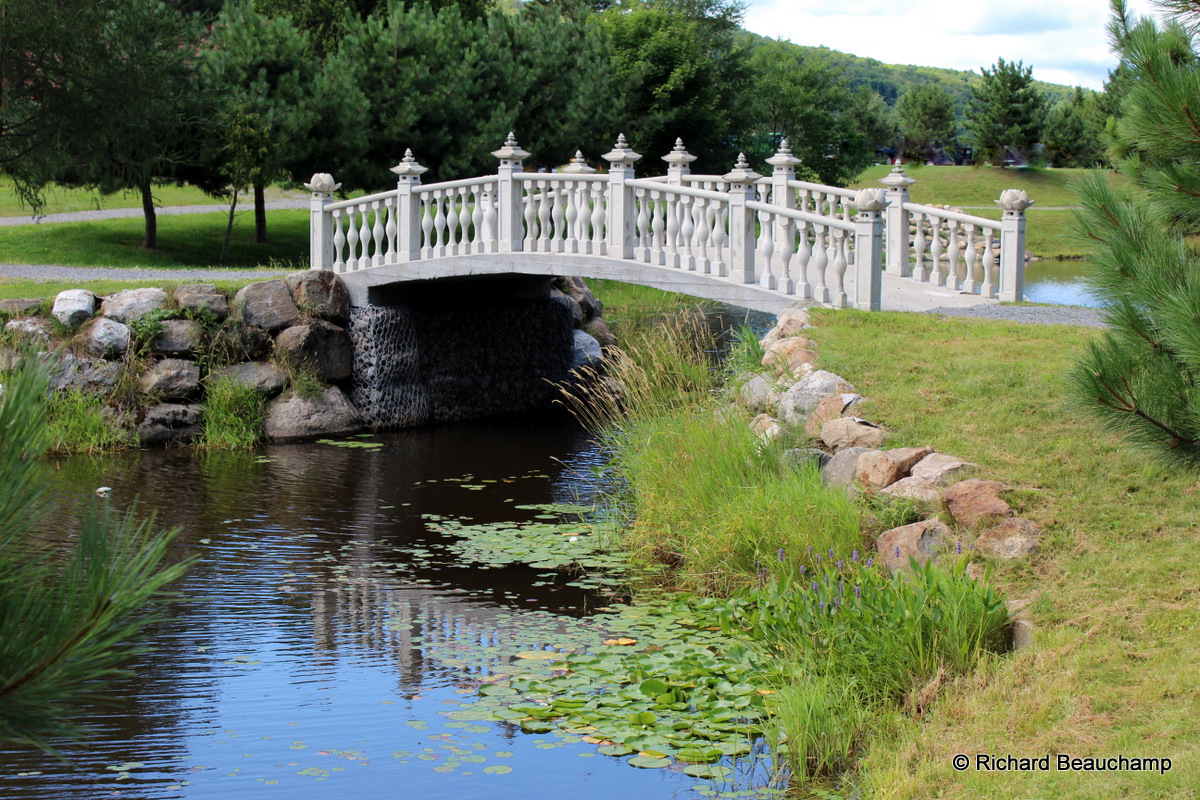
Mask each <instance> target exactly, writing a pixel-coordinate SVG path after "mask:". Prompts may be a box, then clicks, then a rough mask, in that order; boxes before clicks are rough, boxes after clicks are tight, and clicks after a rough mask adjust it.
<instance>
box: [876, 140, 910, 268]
mask: <svg viewBox="0 0 1200 800" xmlns="http://www.w3.org/2000/svg"><path fill="white" fill-rule="evenodd" d="M879 182H880V183H882V184H883V185H884V186H886V187H887V210H886V211H885V212H884V227H885V228H886V230H887V233H886V237H887V247H886V251H887V271H888V274H890V275H896V276H899V277H901V278H907V277H908V276H909V275H911V274H912V270H911V268H910V266H909V262H908V249H909V248H908V243H909V238H908V212H907V211H905V210H904V204H905V203H907V202H908V187H909V186H911V185H913V184H914V183H916V180H915V179H913V178H910V177H908V175H906V174H905V172H904V166H903V165H901V163H900V159H899V158H897V159H896V166H894V167H893V168H892V171H891V172H889V173H888V174H887V175H886V176H884V177H883V178H882V179H880V181H879Z"/></svg>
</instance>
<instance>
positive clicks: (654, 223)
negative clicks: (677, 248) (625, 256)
mask: <svg viewBox="0 0 1200 800" xmlns="http://www.w3.org/2000/svg"><path fill="white" fill-rule="evenodd" d="M649 202H650V216H651V219H650V263H651V264H654V265H656V266H659V267H661V266H663V265H664V264H666V263H667V254H666V251H665V249H664V247H663V242H664V240H665V238H666V227H667V224H666V214H667V202H666V199H665V198H664V197H663V193H662V191H661V190H659V189H651V190H650V197H649Z"/></svg>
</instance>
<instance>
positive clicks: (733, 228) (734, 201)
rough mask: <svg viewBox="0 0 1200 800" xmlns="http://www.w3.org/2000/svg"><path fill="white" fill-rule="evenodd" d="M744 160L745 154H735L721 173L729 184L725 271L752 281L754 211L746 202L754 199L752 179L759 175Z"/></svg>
mask: <svg viewBox="0 0 1200 800" xmlns="http://www.w3.org/2000/svg"><path fill="white" fill-rule="evenodd" d="M761 177H762V175H759V174H758V173H757V172H755V171H754V170H752V169H750V165H749V164H747V163H746V154H745V153H738V159H737V163H736V164H734V166H733V170H732V171H731V172H727V173H725V175H724V178H725V182H726V183H728V184H729V266H730V269H729V272H730V275H731V276H732V277H733V278H734V279H736V280H739V281H741V282H742V283H754V282H755V279H756V276H755V274H754V255H755V252H754V250H755V238H756V237H755V235H754V217H755V214H754V210H753V209H751V208H747V207H746V203H747V202H750V201H752V200H754V198H755V181H757V180H758V179H759V178H761Z"/></svg>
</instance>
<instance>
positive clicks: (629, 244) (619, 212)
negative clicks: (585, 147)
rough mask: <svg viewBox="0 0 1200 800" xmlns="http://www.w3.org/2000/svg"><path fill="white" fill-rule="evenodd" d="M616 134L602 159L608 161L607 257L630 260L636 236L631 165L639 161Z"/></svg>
mask: <svg viewBox="0 0 1200 800" xmlns="http://www.w3.org/2000/svg"><path fill="white" fill-rule="evenodd" d="M641 157H642V156H641V154H640V153H635V152H633V150H631V149H630V148H629V143H628V142H626V141H625V134H623V133H622V134H618V135H617V143H616V145H614V146H613V149H612V150H611V151H609V152H607V153H605V154H604V155H603V156H602V158H603V159H604V160H605V161H607V162H608V164H609V167H608V254H609V255H610V256H616V257H617V258H633V242H634V238H635V236H636V235H637V230H636V225H637V211H636V201H635V199H634V196H633V187H632V186H629V185H628V184H627V183H626V181H631V180H633V177H634V175H633V165H634V164H635V163H636V162H637V160H638V159H639V158H641Z"/></svg>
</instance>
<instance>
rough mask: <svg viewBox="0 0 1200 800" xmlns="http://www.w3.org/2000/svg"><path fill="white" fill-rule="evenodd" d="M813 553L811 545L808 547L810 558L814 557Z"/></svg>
mask: <svg viewBox="0 0 1200 800" xmlns="http://www.w3.org/2000/svg"><path fill="white" fill-rule="evenodd" d="M812 551H813V546H812V545H811V544H810V545H809V546H808V554H809V555H810V556H811V555H812Z"/></svg>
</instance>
